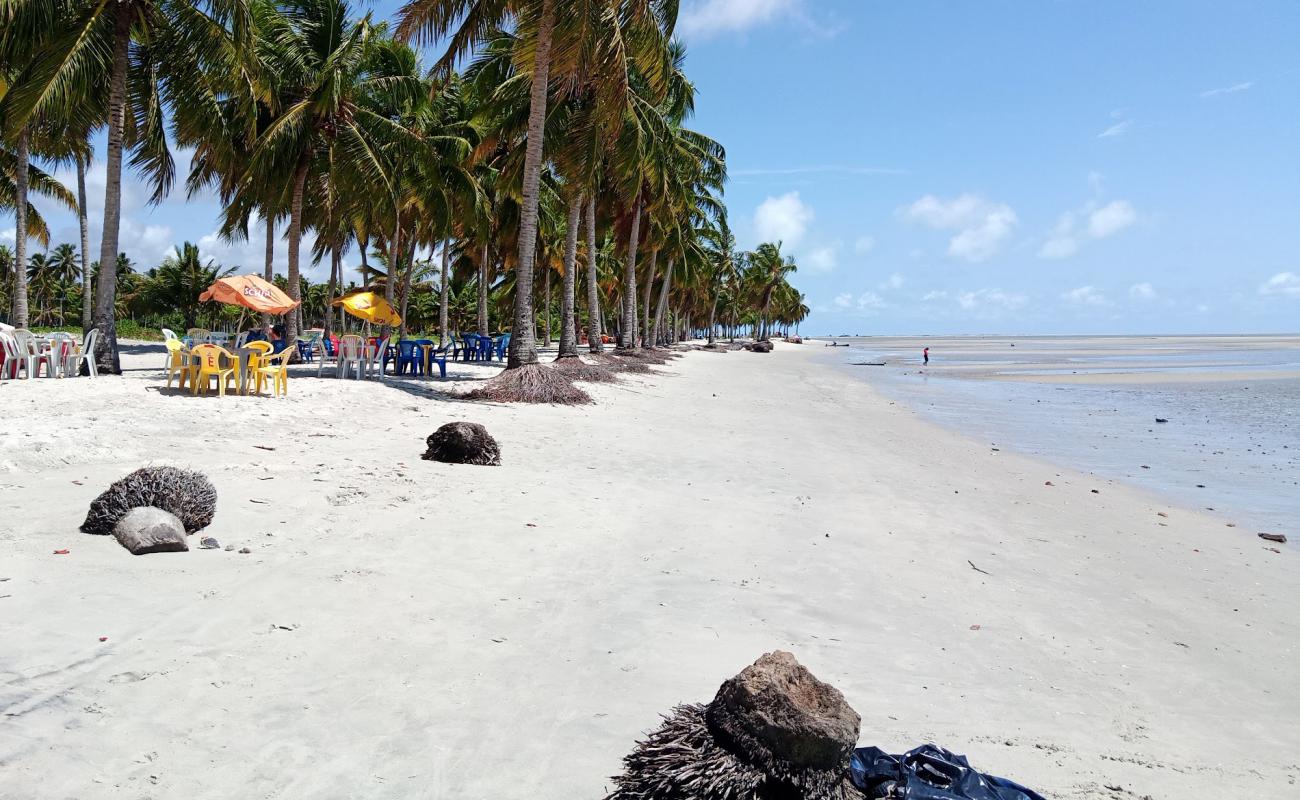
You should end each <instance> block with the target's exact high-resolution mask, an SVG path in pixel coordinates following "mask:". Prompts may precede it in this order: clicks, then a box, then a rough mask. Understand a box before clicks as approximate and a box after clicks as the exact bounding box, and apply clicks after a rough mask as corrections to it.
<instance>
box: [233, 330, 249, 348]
mask: <svg viewBox="0 0 1300 800" xmlns="http://www.w3.org/2000/svg"><path fill="white" fill-rule="evenodd" d="M250 333H252V331H240V332H239V335H238V336H236V337H235V349H236V350H238V349H239V348H241V347H243V346H244V345H246V344H248V335H249V334H250Z"/></svg>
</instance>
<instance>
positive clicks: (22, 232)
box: [13, 127, 31, 328]
mask: <svg viewBox="0 0 1300 800" xmlns="http://www.w3.org/2000/svg"><path fill="white" fill-rule="evenodd" d="M17 150H18V152H17V156H18V164H17V166H16V167H15V169H14V184H15V188H16V189H17V196H16V197H15V198H14V212H15V213H14V216H15V226H14V304H13V305H14V326H15V327H18V328H26V327H27V325H28V319H27V317H28V314H29V309H28V303H27V165H28V162H29V161H30V160H31V157H30V155H29V154H28V151H27V128H26V127H23V129H22V130H21V131H19V132H18V148H17Z"/></svg>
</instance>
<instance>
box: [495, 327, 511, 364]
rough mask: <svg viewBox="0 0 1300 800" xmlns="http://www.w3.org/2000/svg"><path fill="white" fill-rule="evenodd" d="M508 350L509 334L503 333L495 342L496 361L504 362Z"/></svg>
mask: <svg viewBox="0 0 1300 800" xmlns="http://www.w3.org/2000/svg"><path fill="white" fill-rule="evenodd" d="M509 348H510V334H508V333H503V334H501V338H500V339H498V340H497V361H505V360H506V350H508V349H509Z"/></svg>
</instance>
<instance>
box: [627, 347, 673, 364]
mask: <svg viewBox="0 0 1300 800" xmlns="http://www.w3.org/2000/svg"><path fill="white" fill-rule="evenodd" d="M614 355H615V356H617V357H619V358H628V359H636V360H637V361H644V362H646V363H648V364H667V363H668V362H669V361H672V360H673V359H674V358H678V357H679V354H678V353H670V352H668V351H667V350H647V349H641V350H616V351H615V352H614Z"/></svg>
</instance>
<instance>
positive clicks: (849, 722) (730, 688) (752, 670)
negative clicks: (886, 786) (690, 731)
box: [708, 650, 862, 769]
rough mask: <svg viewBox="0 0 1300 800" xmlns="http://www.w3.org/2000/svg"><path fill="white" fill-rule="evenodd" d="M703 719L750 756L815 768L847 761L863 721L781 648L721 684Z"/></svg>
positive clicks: (825, 685) (826, 684)
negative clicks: (706, 717) (706, 718)
mask: <svg viewBox="0 0 1300 800" xmlns="http://www.w3.org/2000/svg"><path fill="white" fill-rule="evenodd" d="M708 719H709V725H710V726H712V727H713V728H714V729H715V730H718V731H721V732H723V733H725V734H726V736H727V737H728V738H730V739H731V740H732V741H733V742H734V743H736V744H737V745H738V746H739V747H740V748H741V749H742V750H744V751H745V753H746V754H748V755H749V756H750V757H751V758H755V759H757V760H759V761H761V762H763V763H769V762H786V763H787V764H789V765H792V766H794V767H797V768H805V767H811V768H814V769H829V768H834V767H835V766H837V765H839V764H841V763H843V762H844V761H846V760H847V759H848V757H849V755H850V753H851V752H852V750H853V746H854V745H855V744H857V741H858V726H859V725H860V724H861V722H862V718H861V717H859V716H858V712H856V711H854V710H853V709H852V708H851V707H850V706H849V704H848V703H847V702H846V701H845V700H844V695H842V694H840V690H839V689H836V688H835V687H834V686H831V685H830V684H829V683H822V682H821V681H819V680H817V678H816V677H815V676H813V674H812V673H811V672H809V671H808V669H807V668H806V667H804V666H803V665H802V664H800V663H799V662H798V661H796V660H795V657H794V656H793V655H791V654H790V653H787V652H785V651H783V650H777V651H776V652H773V653H767V654H766V655H764V656H763V657H762V658H760V659H758V660H757V661H755V662H754V663H753V664H751V665H750V666H748V667H745V669H744V670H742V671H741V673H740V674H739V675H737V676H735V677H734V678H730V679H728V680H727V682H726V683H723V684H722V687H721V688H720V689H718V694H717V696H716V697H714V698H713V702H712V703H710V704H709V712H708Z"/></svg>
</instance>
